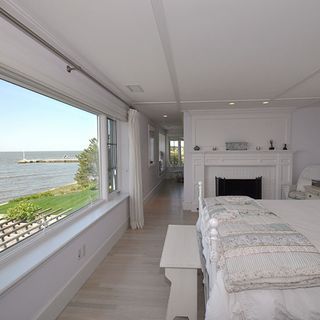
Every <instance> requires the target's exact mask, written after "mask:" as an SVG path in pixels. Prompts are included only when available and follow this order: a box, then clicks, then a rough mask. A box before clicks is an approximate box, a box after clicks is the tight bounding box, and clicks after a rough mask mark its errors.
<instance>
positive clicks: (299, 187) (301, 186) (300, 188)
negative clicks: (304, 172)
mask: <svg viewBox="0 0 320 320" xmlns="http://www.w3.org/2000/svg"><path fill="white" fill-rule="evenodd" d="M311 184H312V179H310V178H300V179H299V180H298V184H297V191H302V192H305V191H306V190H305V188H304V187H305V186H311Z"/></svg>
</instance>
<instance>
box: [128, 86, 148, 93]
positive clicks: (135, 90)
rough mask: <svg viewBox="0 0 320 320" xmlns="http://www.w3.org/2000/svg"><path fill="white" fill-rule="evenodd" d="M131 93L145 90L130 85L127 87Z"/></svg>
mask: <svg viewBox="0 0 320 320" xmlns="http://www.w3.org/2000/svg"><path fill="white" fill-rule="evenodd" d="M126 87H127V88H128V89H129V90H130V91H131V92H135V93H136V92H144V90H143V88H142V87H141V86H140V85H138V84H128V85H127V86H126Z"/></svg>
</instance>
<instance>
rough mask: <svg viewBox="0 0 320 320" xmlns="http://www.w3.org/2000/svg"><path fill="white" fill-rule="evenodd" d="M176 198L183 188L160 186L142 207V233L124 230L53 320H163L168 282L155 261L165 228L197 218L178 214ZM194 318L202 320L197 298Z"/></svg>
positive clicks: (179, 205)
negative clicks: (106, 254) (196, 310)
mask: <svg viewBox="0 0 320 320" xmlns="http://www.w3.org/2000/svg"><path fill="white" fill-rule="evenodd" d="M182 196H183V184H179V183H175V182H172V181H165V182H164V183H163V184H162V185H161V186H160V188H159V193H158V194H157V195H156V196H154V197H153V198H151V199H150V200H149V201H148V202H147V203H146V205H145V207H144V213H145V227H144V229H143V230H138V231H137V230H135V231H134V230H131V229H128V230H127V231H126V233H125V234H124V235H123V237H122V238H121V239H120V241H119V242H118V243H117V244H116V245H115V246H114V248H113V249H112V250H111V252H110V253H109V255H108V256H107V257H106V258H105V260H104V261H103V262H102V263H101V264H100V266H99V267H98V268H97V269H96V271H95V272H94V273H93V274H92V276H91V277H90V278H89V279H88V280H87V282H86V283H85V284H84V286H83V287H82V288H81V289H80V291H79V292H78V293H77V294H76V296H75V297H74V298H73V299H72V301H71V302H70V303H69V304H68V306H67V307H66V308H65V310H64V311H63V312H62V314H61V315H60V317H59V318H58V319H59V320H89V319H90V320H102V319H103V320H164V319H165V315H166V306H167V301H168V298H169V282H168V281H167V280H166V279H165V276H164V271H163V270H162V269H160V268H159V262H160V257H161V252H162V247H163V243H164V239H165V235H166V230H167V226H168V224H195V222H196V219H197V214H196V213H191V212H187V211H185V212H183V210H182ZM199 279H200V277H199ZM198 282H199V289H198V290H199V292H200V291H201V280H199V281H198ZM176 319H186V318H176ZM198 319H203V295H202V294H200V295H199V299H198Z"/></svg>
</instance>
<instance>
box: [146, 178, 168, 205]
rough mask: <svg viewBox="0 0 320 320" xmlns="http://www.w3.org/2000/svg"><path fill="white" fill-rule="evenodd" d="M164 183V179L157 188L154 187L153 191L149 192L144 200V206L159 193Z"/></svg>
mask: <svg viewBox="0 0 320 320" xmlns="http://www.w3.org/2000/svg"><path fill="white" fill-rule="evenodd" d="M163 181H164V179H162V180H161V181H160V182H159V183H158V184H157V185H156V186H155V187H153V188H152V189H151V191H149V192H148V193H147V194H146V195H145V196H144V198H143V204H145V203H146V202H147V201H149V200H150V199H151V198H152V197H153V196H154V195H155V194H156V193H157V192H158V190H157V189H158V188H159V187H160V185H161V183H162V182H163Z"/></svg>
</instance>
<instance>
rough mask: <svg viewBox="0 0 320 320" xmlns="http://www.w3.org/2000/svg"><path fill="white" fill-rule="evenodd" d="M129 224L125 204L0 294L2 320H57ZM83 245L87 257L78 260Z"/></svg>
mask: <svg viewBox="0 0 320 320" xmlns="http://www.w3.org/2000/svg"><path fill="white" fill-rule="evenodd" d="M127 224H128V200H124V201H123V202H122V203H121V204H119V205H118V206H116V207H115V208H113V209H112V210H111V211H110V212H108V213H107V214H106V215H104V216H103V217H102V218H101V219H100V220H98V221H97V222H96V223H94V224H93V225H92V226H91V227H89V228H88V229H86V230H85V231H83V232H82V233H81V234H80V235H79V236H77V237H76V238H74V239H73V240H72V241H70V242H69V243H67V244H66V245H65V247H63V248H62V249H61V250H59V251H58V252H57V253H56V254H54V255H52V256H50V257H49V259H48V260H46V261H45V262H44V263H42V264H40V265H39V266H38V267H36V269H34V270H33V271H32V272H30V273H28V274H26V275H25V276H24V277H23V278H22V279H21V280H20V281H19V282H18V283H17V284H16V285H14V286H13V287H12V288H9V289H8V290H6V291H5V292H4V293H3V294H1V296H0V310H1V315H0V318H1V319H5V320H20V319H21V320H22V319H23V320H34V319H41V320H42V319H43V320H51V319H52V320H53V319H55V318H56V317H57V315H58V314H59V313H60V312H61V311H62V309H63V308H64V307H65V305H66V304H67V303H68V302H69V299H71V298H72V296H73V295H74V294H75V293H76V292H77V290H79V289H80V287H81V286H82V285H83V283H84V282H85V281H86V279H87V278H88V277H89V276H90V274H91V273H92V272H93V271H94V269H95V268H96V267H97V266H98V264H99V263H100V262H101V261H102V260H103V258H104V257H105V255H106V254H107V252H108V251H109V250H110V249H111V247H112V245H113V244H114V243H115V242H116V241H117V240H118V239H119V238H120V237H121V235H122V233H123V232H124V231H125V230H126V228H127ZM83 244H85V246H86V255H85V256H84V257H83V258H81V259H80V260H79V259H78V250H79V248H82V246H83ZM12 270H14V268H12Z"/></svg>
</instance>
